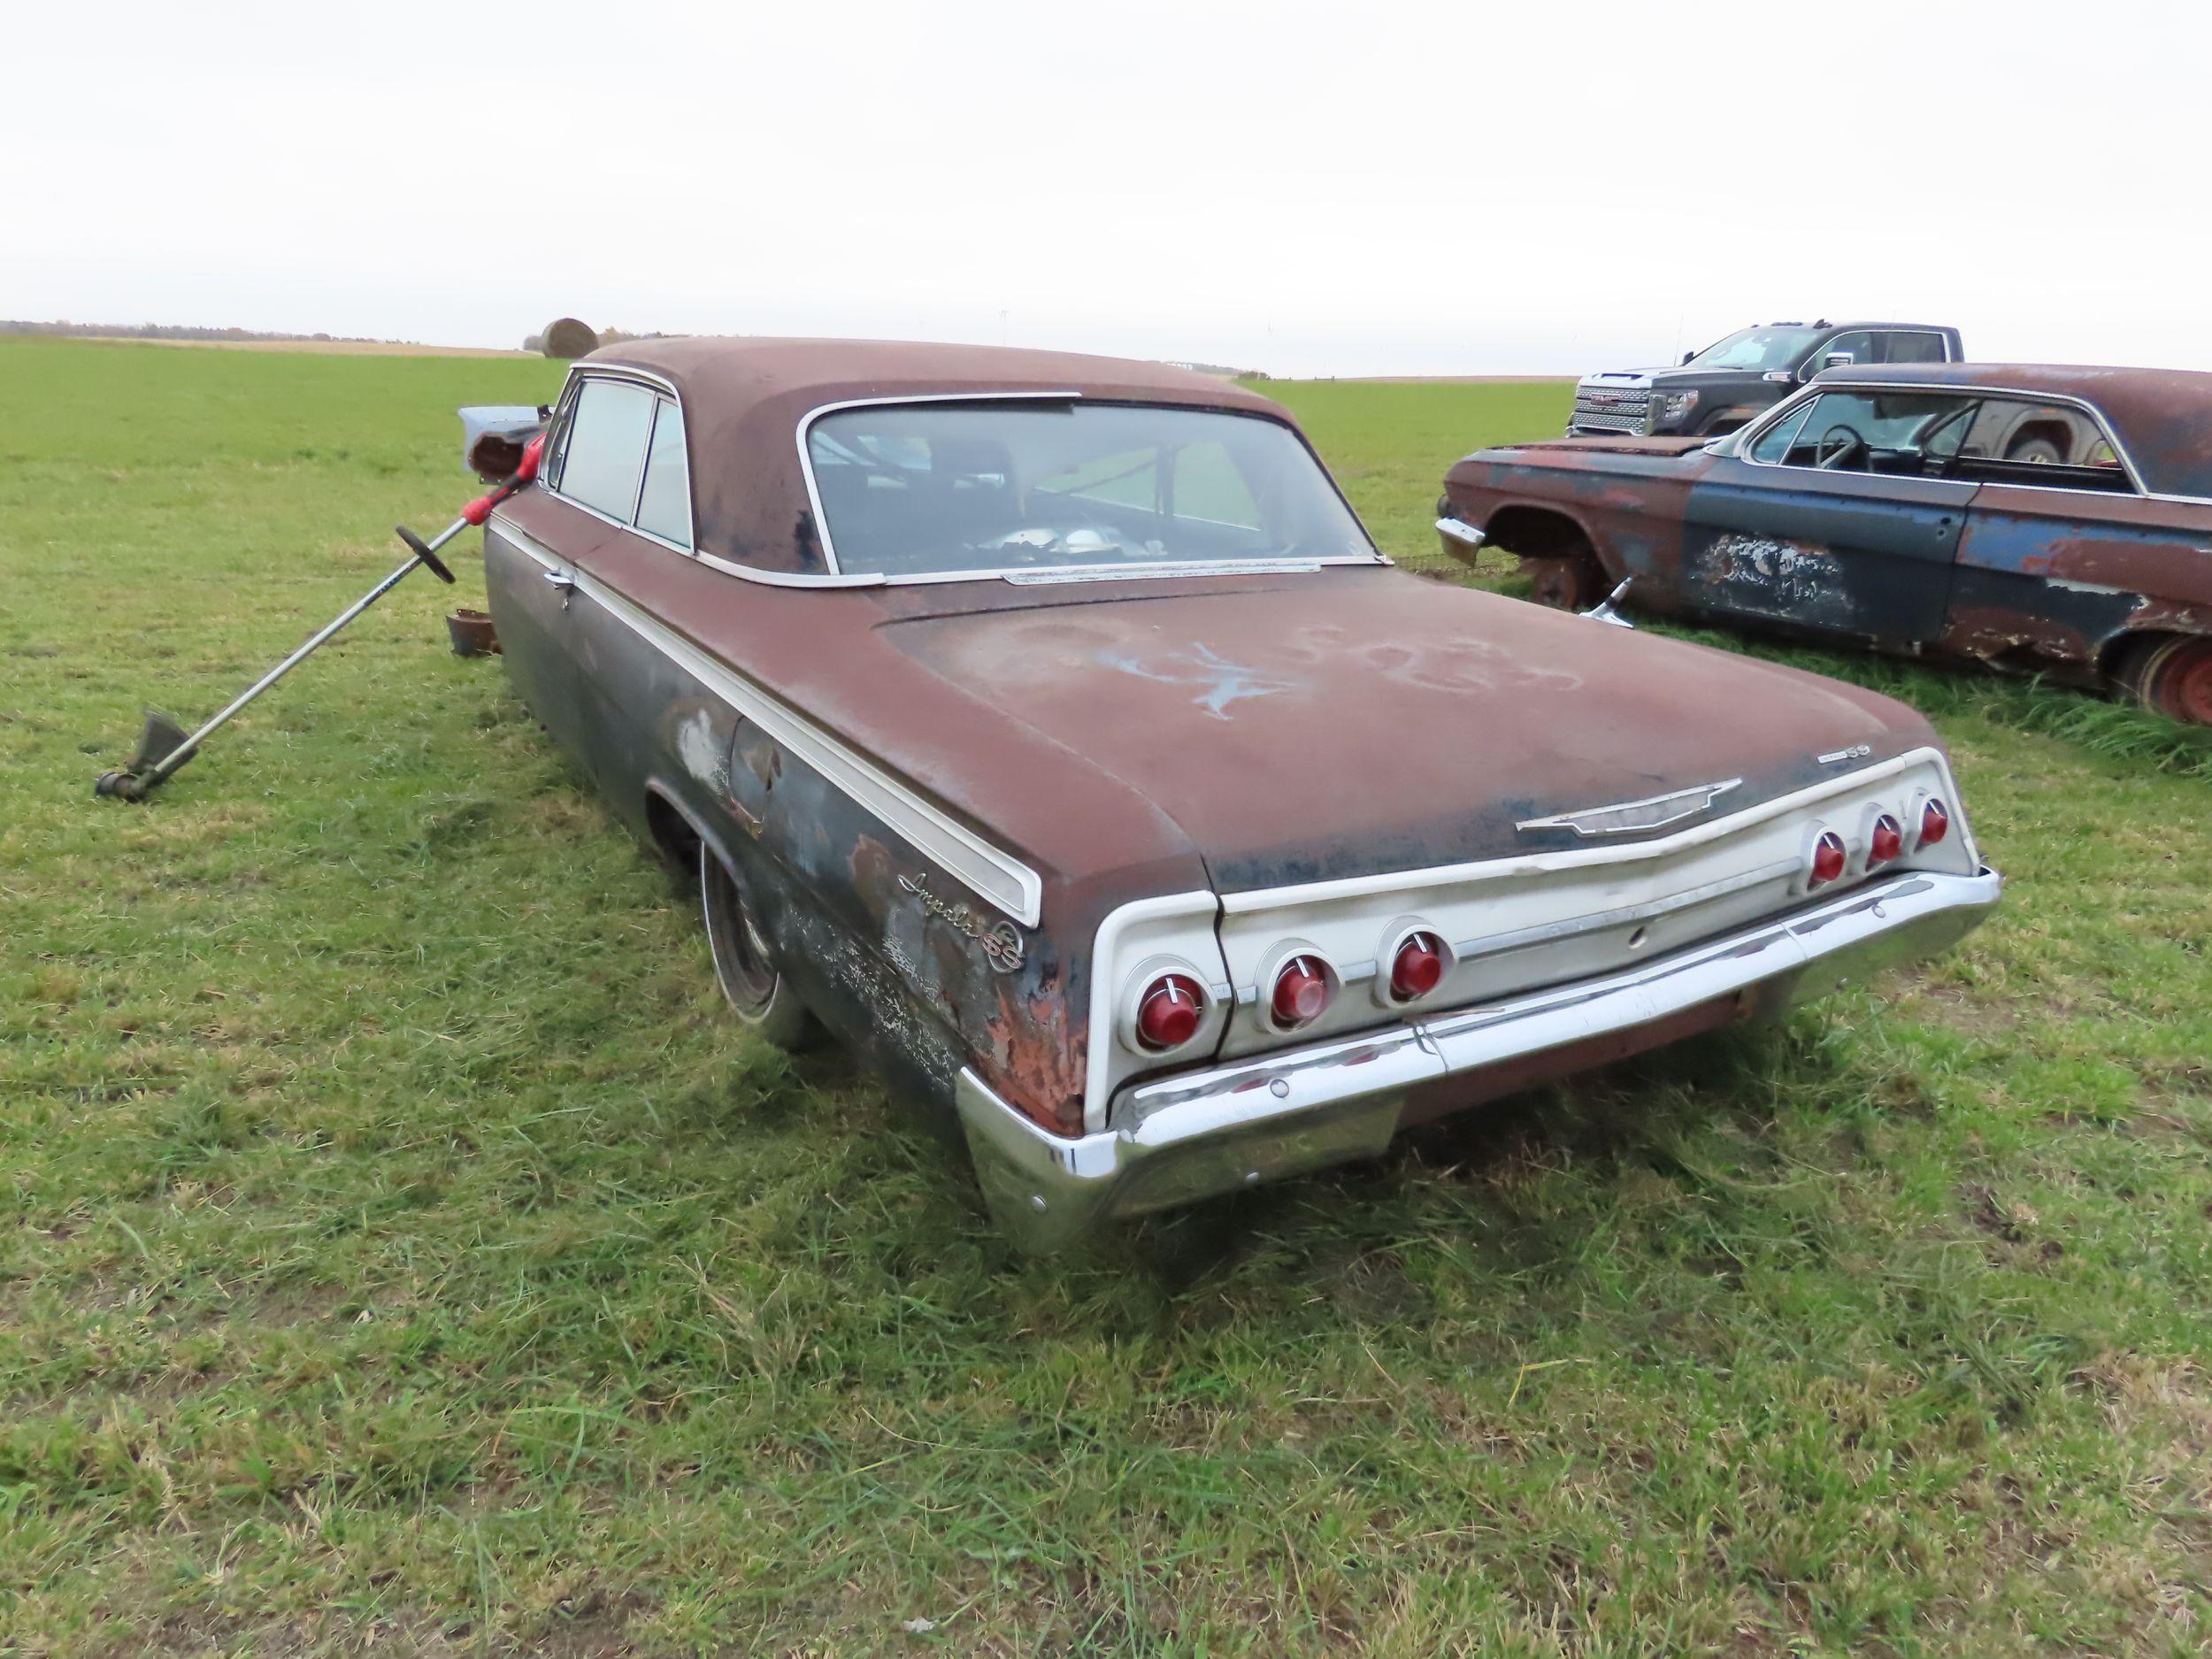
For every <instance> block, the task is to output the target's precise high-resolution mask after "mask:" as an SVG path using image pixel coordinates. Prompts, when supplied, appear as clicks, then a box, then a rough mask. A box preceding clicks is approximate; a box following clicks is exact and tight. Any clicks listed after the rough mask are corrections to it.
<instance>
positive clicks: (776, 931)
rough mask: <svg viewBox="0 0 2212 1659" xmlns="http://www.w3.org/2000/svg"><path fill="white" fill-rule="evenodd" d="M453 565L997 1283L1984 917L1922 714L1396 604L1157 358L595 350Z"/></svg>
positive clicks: (1718, 667)
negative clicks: (956, 1163)
mask: <svg viewBox="0 0 2212 1659" xmlns="http://www.w3.org/2000/svg"><path fill="white" fill-rule="evenodd" d="M603 388H615V389H613V390H607V389H603ZM638 400H642V405H643V406H645V407H646V408H647V410H648V411H649V412H648V414H647V415H646V416H645V418H644V424H643V425H639V424H637V421H636V420H635V419H632V417H631V416H629V415H625V416H623V419H626V420H630V422H631V424H630V425H629V426H620V425H619V423H618V422H613V416H612V415H611V414H610V413H609V411H616V410H617V408H618V405H623V404H626V403H635V402H637V401H638ZM611 422H613V424H611ZM664 433H672V434H673V436H672V437H670V438H669V439H668V440H667V442H665V443H664V442H663V441H662V436H661V434H664ZM610 434H617V435H620V434H627V435H626V436H620V442H618V443H617V442H614V440H613V439H612V438H611V437H610ZM1101 446H1104V448H1103V449H1102V448H1101ZM617 450H619V451H620V452H621V457H623V458H622V465H621V466H620V467H616V468H614V469H613V470H612V471H610V461H611V458H614V457H615V455H616V451H617ZM1109 451H1110V453H1109ZM640 456H642V457H643V458H642V460H641V459H640ZM1224 456H1226V457H1230V461H1231V463H1233V464H1230V465H1225V464H1224V463H1223V461H1222V457H1224ZM1070 457H1072V459H1071V458H1070ZM679 463H680V471H681V477H680V479H678V480H677V481H676V483H675V484H673V485H672V484H671V483H670V481H669V480H670V479H671V478H672V477H673V476H674V473H673V472H664V469H667V468H673V467H675V466H676V465H678V464H679ZM1125 463H1126V465H1125ZM1055 466H1058V467H1061V468H1062V471H1061V472H1052V471H1051V470H1050V469H1051V468H1053V467H1055ZM625 467H626V469H627V470H626V471H624V470H623V468H625ZM1070 469H1071V470H1070ZM1069 477H1071V478H1072V479H1073V480H1074V482H1073V484H1072V486H1068V485H1066V482H1065V480H1066V479H1067V478H1069ZM610 479H612V480H614V482H613V484H612V485H610V483H609V480H610ZM657 480H658V481H657ZM1247 486H1249V488H1247ZM610 492H611V493H610ZM625 492H626V493H625ZM594 496H596V498H597V501H598V503H599V504H597V505H594V504H592V498H593V497H594ZM624 500H626V501H627V503H629V504H628V506H627V507H626V508H623V507H622V506H620V504H619V503H621V502H622V501H624ZM609 503H615V507H614V510H613V511H609V510H608V507H609ZM1286 503H1289V504H1288V505H1286ZM946 526H954V527H955V528H956V531H957V534H956V535H952V534H950V533H949V531H948V530H947V529H946ZM485 559H486V572H487V580H488V589H489V593H490V603H491V607H492V611H493V614H494V615H495V618H497V622H498V628H499V634H500V637H501V640H502V641H503V645H504V647H505V660H506V662H507V663H508V664H509V666H510V668H511V671H512V672H513V675H514V680H515V683H516V685H517V687H518V689H519V691H520V692H521V695H523V697H524V699H525V700H526V702H527V703H528V704H529V706H530V707H531V709H532V710H534V712H535V713H536V714H537V716H538V717H539V718H540V719H541V720H542V721H543V722H544V723H545V725H546V726H548V727H549V729H550V730H551V731H552V732H553V733H554V734H555V735H556V736H557V738H558V739H559V740H560V741H562V742H563V743H564V744H565V746H566V747H568V748H569V749H572V751H573V752H574V753H575V754H576V755H577V756H578V757H580V760H581V762H582V764H584V765H585V766H586V767H587V768H588V770H589V771H590V772H592V774H593V775H594V777H595V779H596V780H597V781H598V783H599V784H600V785H601V787H603V789H604V790H605V791H606V792H607V794H608V795H609V796H610V797H611V800H612V801H613V802H614V803H615V804H616V805H617V807H618V809H619V810H622V811H623V812H624V813H625V814H626V816H627V817H628V818H630V819H631V820H632V821H633V822H634V824H636V825H637V826H639V827H641V829H643V830H644V831H646V832H647V833H649V834H650V835H651V836H652V837H654V838H655V839H656V840H657V841H658V842H659V843H660V844H661V845H662V846H663V847H664V848H667V849H670V850H671V851H673V852H680V853H690V852H693V851H697V852H698V853H699V854H700V855H701V856H702V859H703V865H702V867H703V872H721V871H726V872H727V873H728V877H729V879H730V882H731V885H732V886H733V888H734V889H735V890H736V891H738V892H739V893H740V894H741V903H742V909H743V913H744V920H745V925H746V926H747V927H748V928H749V929H752V930H754V931H753V932H752V933H750V934H749V937H750V938H752V939H753V940H754V941H757V950H758V953H759V954H760V955H761V956H763V958H764V959H765V960H767V961H769V962H771V963H772V966H773V970H774V973H775V977H776V980H777V984H778V986H779V987H783V986H788V987H791V988H792V989H793V990H795V994H796V995H798V997H799V998H800V999H802V1000H803V1004H804V1006H805V1008H806V1009H808V1010H811V1013H812V1015H813V1016H814V1017H815V1018H818V1020H819V1022H820V1023H821V1024H822V1025H825V1026H826V1027H827V1028H828V1029H829V1031H830V1032H831V1033H833V1034H834V1035H836V1036H837V1037H838V1038H839V1039H841V1041H844V1042H846V1043H847V1044H848V1045H849V1046H851V1047H852V1048H855V1049H856V1050H858V1051H859V1052H860V1053H861V1054H862V1055H863V1056H865V1057H866V1058H867V1059H868V1060H869V1061H870V1062H872V1064H874V1065H875V1067H876V1068H877V1069H878V1070H879V1071H880V1073H881V1074H882V1075H883V1076H884V1078H885V1079H887V1081H888V1082H889V1083H890V1084H891V1085H893V1086H894V1087H895V1090H896V1091H897V1092H898V1093H900V1094H904V1095H906V1096H909V1097H910V1098H912V1099H913V1100H915V1101H916V1102H918V1103H919V1104H920V1105H921V1106H922V1107H923V1108H924V1109H925V1110H926V1111H927V1112H928V1113H929V1115H930V1116H931V1117H932V1118H933V1120H934V1121H935V1122H937V1123H938V1124H940V1125H942V1126H943V1127H944V1128H945V1129H946V1130H947V1131H948V1133H949V1136H950V1138H952V1139H954V1140H955V1141H957V1142H960V1143H964V1144H965V1146H966V1147H967V1148H969V1149H970V1150H971V1151H972V1154H973V1156H974V1159H975V1163H976V1166H977V1171H978V1174H979V1179H980V1182H981V1186H982V1188H983V1191H984V1194H985V1195H986V1197H987V1200H988V1202H989V1203H990V1207H991V1209H992V1210H993V1211H994V1213H995V1215H996V1216H997V1217H999V1218H1000V1220H1001V1221H1002V1224H1003V1225H1005V1226H1006V1227H1007V1228H1008V1229H1009V1230H1010V1232H1011V1233H1013V1234H1014V1235H1015V1236H1016V1237H1017V1238H1018V1240H1020V1241H1021V1242H1023V1243H1025V1244H1026V1245H1030V1246H1033V1247H1037V1248H1049V1247H1053V1246H1056V1245H1060V1244H1064V1243H1067V1242H1071V1241H1072V1240H1077V1239H1079V1238H1082V1237H1085V1236H1087V1235H1089V1234H1090V1233H1094V1231H1095V1230H1096V1229H1097V1228H1098V1227H1099V1226H1100V1225H1102V1224H1103V1223H1105V1222H1106V1221H1108V1220H1110V1219H1112V1218H1115V1217H1123V1216H1128V1215H1133V1214H1137V1213H1141V1212H1142V1211H1145V1210H1151V1209H1156V1208H1159V1207H1161V1206H1164V1205H1168V1204H1173V1203H1177V1202H1184V1201H1187V1200H1189V1199H1192V1198H1194V1197H1199V1196H1202V1195H1205V1194H1210V1193H1217V1192H1220V1191H1224V1190H1226V1189H1230V1188H1233V1187H1241V1186H1243V1185H1246V1184H1248V1182H1251V1181H1256V1180H1259V1179H1266V1178H1269V1177H1271V1176H1275V1175H1280V1174H1286V1173H1290V1172H1293V1171H1299V1170H1303V1169H1308V1168H1312V1167H1315V1166H1317V1165H1319V1164H1326V1163H1330V1162H1333V1161H1336V1160H1340V1159H1342V1158H1345V1157H1349V1156H1356V1155H1358V1154H1360V1153H1363V1152H1371V1151H1374V1150H1378V1149H1379V1148H1380V1147H1381V1146H1382V1145H1383V1144H1385V1143H1386V1141H1388V1139H1389V1137H1390V1135H1391V1134H1392V1133H1394V1131H1395V1130H1396V1128H1397V1127H1398V1126H1399V1125H1400V1124H1401V1123H1402V1122H1403V1121H1406V1120H1407V1119H1409V1118H1412V1117H1416V1116H1418V1115H1421V1114H1424V1113H1428V1112H1433V1111H1437V1110H1448V1109H1449V1108H1450V1107H1451V1106H1453V1105H1455V1104H1463V1103H1466V1102H1471V1101H1474V1100H1479V1099H1481V1098H1485V1097H1486V1096H1488V1095H1491V1094H1497V1093H1500V1092H1502V1091H1505V1090H1507V1089H1510V1088H1514V1087H1522V1086H1524V1085H1525V1084H1526V1083H1529V1082H1531V1081H1533V1080H1536V1079H1540V1078H1543V1077H1548V1076H1553V1075H1556V1074H1558V1073H1560V1072H1562V1071H1571V1070H1573V1069H1575V1068H1577V1067H1578V1066H1585V1065H1588V1064H1594V1063H1597V1062H1600V1061H1602V1060H1608V1059H1611V1058H1614V1057H1617V1056H1620V1055H1623V1054H1627V1053H1633V1052H1635V1051H1637V1050H1639V1049H1640V1048H1649V1047H1651V1046H1653V1045H1654V1044H1655V1043H1658V1042H1662V1041H1668V1040H1671V1038H1674V1037H1677V1036H1679V1035H1683V1034H1686V1033H1689V1032H1692V1031H1697V1030H1703V1029H1709V1028H1711V1027H1713V1026H1716V1025H1721V1024H1724V1023H1727V1022H1728V1021H1731V1020H1734V1019H1738V1018H1744V1017H1746V1016H1747V1015H1751V1014H1756V1013H1761V1012H1764V1011H1768V1010H1772V1009H1775V1008H1778V1007H1779V1006H1781V1005H1782V1004H1784V1003H1785V1002H1787V1001H1789V1000H1790V999H1791V998H1792V997H1793V995H1797V994H1799V993H1801V992H1803V991H1807V990H1811V989H1816V988H1817V987H1819V986H1821V985H1823V984H1824V983H1826V982H1828V981H1829V980H1830V979H1832V978H1833V977H1834V976H1835V975H1836V974H1838V973H1839V972H1844V971H1846V970H1847V969H1848V970H1850V971H1857V969H1858V968H1859V966H1861V965H1862V964H1866V963H1870V962H1872V961H1877V960H1880V959H1884V958H1887V957H1890V956H1899V955H1912V954H1917V953H1922V952H1925V951H1927V950H1931V949H1938V948H1940V947H1941V946H1942V945H1944V944H1946V943H1947V942H1948V941H1951V940H1952V939H1955V937H1957V936H1958V935H1959V934H1960V933H1963V932H1964V931H1965V930H1966V929H1967V928H1968V927H1970V926H1972V925H1973V924H1974V922H1975V921H1977V920H1978V918H1980V917H1981V916H1982V915H1983V914H1984V913H1985V910H1986V909H1987V908H1988V906H1989V905H1990V904H1991V903H1993V902H1994V901H1995V898H1996V896H1997V887H1998V883H1997V879H1996V878H1995V877H1994V876H1993V874H1991V873H1990V872H1987V871H1986V870H1985V869H1984V868H1983V867H1982V866H1981V864H1980V863H1979V861H1978V856H1977V854H1976V852H1975V849H1974V846H1973V841H1972V837H1971V835H1970V833H1969V832H1968V830H1967V828H1966V826H1965V823H1964V820H1963V818H1962V816H1961V815H1959V810H1958V806H1957V797H1956V790H1955V782H1954V780H1953V779H1952V777H1951V775H1950V772H1949V768H1948V764H1947V761H1946V759H1945V757H1944V756H1943V754H1942V751H1941V749H1939V746H1938V745H1937V744H1936V742H1935V740H1934V738H1933V736H1932V733H1931V732H1930V731H1929V729H1928V727H1927V726H1926V725H1925V723H1924V721H1922V720H1921V719H1920V718H1919V717H1917V716H1916V715H1914V714H1913V713H1912V712H1911V711H1909V710H1906V709H1904V708H1902V707H1901V706H1900V705H1898V704H1896V703H1892V702H1890V701H1888V700H1886V699H1885V698H1882V697H1879V696H1876V695H1872V694H1870V693H1867V692H1864V691H1861V690H1858V689H1855V688H1852V687H1845V686H1842V685H1839V684H1837V683H1835V682H1832V681H1829V680H1823V679H1820V678H1818V677H1816V676H1812V675H1808V674H1804V673H1801V672H1796V671H1793V670H1789V669H1785V668H1781V667H1778V666H1773V665H1768V664H1755V663H1749V662H1745V661H1741V660H1739V659H1736V658H1733V657H1728V656H1726V655H1725V654H1722V653H1716V652H1712V651H1708V650H1704V649H1699V648H1695V647H1692V646H1687V645H1683V644H1679V643H1677V642H1674V641H1663V640H1658V639H1654V638H1647V637H1645V636H1641V635H1637V634H1615V633H1614V632H1613V631H1612V630H1608V629H1601V628H1593V627H1592V626H1590V625H1589V624H1587V623H1586V622H1582V621H1579V620H1577V619H1575V618H1567V617H1560V616H1554V615H1549V614H1547V613H1545V612H1543V611H1537V610H1535V609H1533V608H1532V607H1529V606H1526V605H1523V604H1520V603H1517V602H1515V601H1511V600H1506V599H1501V598H1498V597H1495V596H1494V595H1485V594H1480V593H1476V592H1472V591H1470V590H1465V589H1459V588H1439V587H1437V586H1436V585H1435V584H1432V583H1427V582H1423V581H1420V580H1417V579H1415V578H1413V577H1411V576H1409V575H1407V574H1404V573H1402V572H1398V571H1395V570H1394V569H1391V568H1389V565H1388V561H1387V560H1386V559H1384V558H1382V557H1380V556H1379V554H1378V553H1377V552H1376V551H1375V550H1374V549H1373V546H1372V544H1371V542H1370V541H1368V539H1367V537H1366V534H1365V533H1364V531H1363V530H1361V529H1360V527H1359V526H1358V523H1357V520H1356V518H1354V517H1353V516H1352V514H1351V511H1350V510H1349V508H1348V507H1347V506H1345V505H1344V503H1343V502H1342V499H1341V497H1340V495H1337V493H1336V491H1335V489H1334V486H1333V484H1332V483H1331V482H1330V481H1329V480H1328V478H1327V474H1326V472H1325V470H1324V469H1323V468H1322V467H1321V465H1320V463H1319V461H1318V460H1317V458H1316V457H1313V455H1312V454H1311V451H1310V449H1309V448H1308V447H1307V446H1306V444H1305V441H1304V439H1303V437H1302V434H1299V432H1298V429H1297V427H1296V426H1295V424H1294V422H1293V421H1292V420H1291V419H1290V417H1289V416H1288V415H1287V414H1286V413H1285V412H1284V411H1282V410H1281V409H1279V407H1277V406H1276V405H1275V404H1273V403H1270V402H1268V401H1267V400H1266V399H1264V398H1262V397H1259V396H1255V395H1254V394H1251V393H1249V392H1247V391H1244V390H1242V389H1240V388H1237V387H1234V386H1233V385H1229V384H1226V383H1224V382H1222V381H1219V380H1212V379H1209V378H1206V377H1203V376H1200V375H1196V374H1191V373H1183V372H1180V371H1177V370H1171V369H1167V368H1164V367H1160V366H1157V365H1140V364H1129V363H1119V362H1114V361H1110V360H1107V359H1101V358H1091V357H1071V356H1063V355H1056V354H1047V353H1039V352H1025V351H1008V350H1003V349H974V348H958V347H932V346H918V345H901V344H892V343H881V342H878V343H856V342H803V341H799V342H779V341H720V342H716V341H655V342H628V343H626V344H624V345H622V346H620V347H618V348H610V349H604V350H602V351H600V352H598V353H595V354H594V355H593V356H592V357H588V358H586V359H584V360H582V361H581V362H580V363H579V364H578V365H576V366H575V368H574V369H573V370H572V375H571V379H570V381H569V383H568V386H567V387H566V388H565V391H564V394H563V396H562V399H561V402H560V403H559V404H558V406H557V410H556V412H555V414H554V417H553V420H552V424H551V426H550V428H549V434H548V442H547V447H546V450H545V461H544V465H543V468H542V470H541V479H540V486H539V488H535V489H533V490H531V491H529V492H526V494H525V495H521V496H518V497H516V498H514V499H513V500H511V501H510V502H508V503H505V504H504V505H503V507H502V508H501V510H500V511H498V512H497V513H496V514H495V516H494V517H493V518H492V519H491V521H490V523H489V524H488V526H487V534H486V541H485ZM1717 708H1725V709H1727V710H1730V718H1729V719H1728V720H1726V721H1718V720H1715V719H1713V718H1711V715H1712V711H1713V710H1715V709H1717ZM1471 732H1472V733H1477V735H1476V736H1474V737H1473V738H1470V737H1469V735H1468V734H1469V733H1471ZM1559 733H1574V734H1576V735H1573V736H1572V737H1571V738H1567V739H1562V738H1561V737H1560V736H1559ZM1931 803H1934V804H1933V805H1931ZM1939 819H1940V821H1941V823H1942V825H1943V826H1946V829H1942V830H1939V831H1938V832H1937V833H1933V834H1929V835H1923V834H1922V833H1920V828H1919V826H1923V825H1924V824H1935V823H1937V822H1938V820H1939ZM1884 825H1890V826H1896V825H1903V826H1907V828H1908V829H1909V831H1910V832H1911V833H1909V837H1908V839H1909V841H1910V843H1911V844H1909V845H1903V844H1900V845H1899V846H1896V847H1894V848H1888V847H1886V843H1884V842H1883V841H1881V836H1882V834H1883V833H1884V832H1883V830H1882V826H1884ZM1831 842H1832V843H1833V844H1834V848H1835V849H1836V854H1837V856H1839V858H1840V860H1841V862H1840V863H1839V864H1837V866H1836V867H1835V868H1834V870H1833V871H1832V873H1830V874H1829V875H1827V876H1826V877H1824V878H1822V877H1819V876H1818V875H1817V874H1816V872H1814V871H1813V868H1812V863H1813V861H1814V860H1816V858H1818V859H1826V858H1829V857H1830V856H1831V853H1830V849H1829V843H1831ZM1880 850H1887V851H1889V852H1890V853H1891V854H1892V855H1893V856H1889V857H1886V858H1883V857H1879V856H1875V855H1876V853H1877V852H1878V851H1880ZM1824 867H1825V866H1824ZM714 918H715V911H714V909H713V906H712V903H711V902H710V933H712V934H713V935H714V936H715V938H716V941H717V962H718V966H720V965H721V964H722V963H723V956H724V947H725V943H726V941H727V940H728V939H730V938H732V937H733V935H731V934H729V933H728V932H727V930H726V929H725V930H724V932H722V933H715V929H714V926H713V923H714ZM725 986H726V988H728V987H729V986H730V980H729V979H727V978H726V979H725ZM1286 997H1287V999H1288V1000H1287V1001H1286ZM738 1000H739V999H738V997H737V996H736V995H735V994H734V993H733V1002H736V1001H738ZM742 1006H743V1005H742V1004H741V1008H742Z"/></svg>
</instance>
